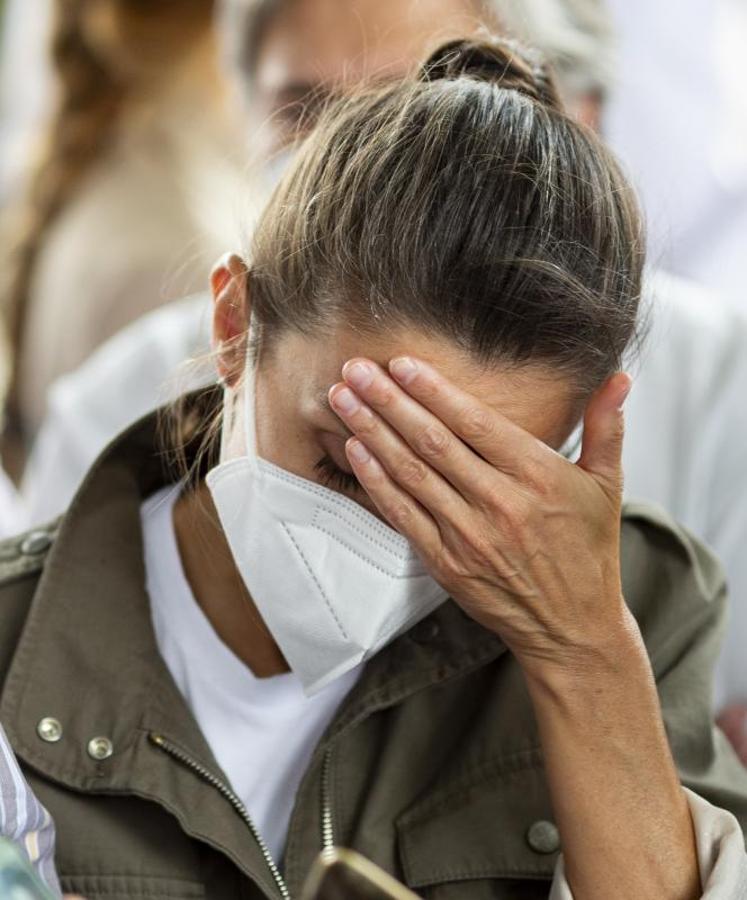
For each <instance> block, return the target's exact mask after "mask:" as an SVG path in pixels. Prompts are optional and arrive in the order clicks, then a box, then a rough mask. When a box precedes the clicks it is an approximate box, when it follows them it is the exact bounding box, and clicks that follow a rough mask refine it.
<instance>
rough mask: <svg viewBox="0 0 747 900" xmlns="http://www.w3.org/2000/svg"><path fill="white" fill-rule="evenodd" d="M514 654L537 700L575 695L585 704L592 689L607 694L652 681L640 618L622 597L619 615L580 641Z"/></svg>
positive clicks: (560, 699) (565, 699) (595, 693)
mask: <svg viewBox="0 0 747 900" xmlns="http://www.w3.org/2000/svg"><path fill="white" fill-rule="evenodd" d="M597 624H598V623H597ZM517 658H518V660H519V664H520V665H521V667H522V670H523V672H524V677H525V679H526V682H527V686H528V688H529V693H530V695H531V696H532V699H533V700H534V701H535V702H538V701H540V702H552V701H554V702H562V703H563V704H564V705H565V704H567V703H568V702H569V700H570V699H571V698H576V699H578V700H579V701H580V702H581V703H582V704H583V705H584V706H586V707H587V708H588V700H589V696H590V695H591V696H596V697H601V695H605V696H607V697H609V696H610V695H614V694H615V693H616V692H620V693H621V694H624V693H625V692H627V691H628V690H629V689H630V687H631V686H632V685H634V684H635V683H641V681H645V682H646V684H647V686H650V685H652V684H653V678H652V673H651V667H650V663H649V659H648V655H647V653H646V648H645V645H644V643H643V639H642V637H641V633H640V630H639V628H638V623H637V622H636V620H635V618H634V617H633V615H632V613H631V612H630V610H629V609H628V607H627V606H626V605H625V603H624V601H622V608H621V609H620V612H619V615H618V616H616V617H615V618H614V619H613V620H612V621H610V620H607V621H606V622H605V623H604V625H603V627H601V628H599V627H594V628H592V627H590V628H589V629H588V630H587V631H585V632H584V634H583V636H582V638H580V639H579V640H578V641H574V642H567V643H566V644H564V645H563V647H562V648H559V649H558V651H557V652H555V653H548V654H544V655H542V656H538V655H535V654H530V655H525V656H522V655H520V654H518V655H517Z"/></svg>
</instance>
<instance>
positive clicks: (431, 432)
mask: <svg viewBox="0 0 747 900" xmlns="http://www.w3.org/2000/svg"><path fill="white" fill-rule="evenodd" d="M414 443H415V451H416V452H417V453H419V454H420V455H421V456H424V457H425V458H426V459H439V458H441V457H443V456H445V455H446V453H447V452H448V450H449V445H450V443H451V442H450V440H449V438H448V435H447V434H446V432H445V431H444V430H443V429H442V428H435V427H433V426H429V427H427V428H424V429H423V430H422V431H421V432H420V434H418V436H417V437H416V438H415V442H414Z"/></svg>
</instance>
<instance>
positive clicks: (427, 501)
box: [329, 384, 464, 517]
mask: <svg viewBox="0 0 747 900" xmlns="http://www.w3.org/2000/svg"><path fill="white" fill-rule="evenodd" d="M329 401H330V405H331V406H332V408H333V409H334V410H335V411H336V412H337V414H338V415H339V416H340V418H341V419H342V420H343V422H344V423H345V425H346V426H347V427H348V428H349V429H350V431H352V432H353V434H354V435H356V436H357V437H358V438H359V440H360V441H362V444H361V446H363V445H365V448H366V449H367V451H368V452H369V453H371V454H373V456H375V457H376V460H377V464H379V465H381V466H383V468H384V469H385V470H386V471H387V473H388V474H389V477H390V478H391V479H392V480H393V481H396V482H397V483H398V484H399V485H400V486H401V487H402V488H403V489H404V490H406V491H407V492H408V493H409V494H410V495H411V496H413V497H414V498H415V499H416V500H418V502H420V503H421V504H422V505H424V506H425V507H427V508H428V509H429V510H430V511H431V512H432V513H433V514H434V515H441V516H442V517H447V516H449V515H453V514H455V513H456V511H457V509H459V508H461V507H462V506H463V505H464V501H463V499H462V498H461V496H460V495H459V494H458V493H457V491H455V490H454V488H453V487H452V485H451V484H449V482H448V481H446V480H445V479H444V478H443V477H442V476H441V475H440V474H439V473H438V472H437V471H436V470H435V469H433V468H432V467H431V466H430V465H428V463H427V462H426V461H425V460H423V459H422V458H421V457H419V456H417V455H416V454H415V453H414V452H413V451H412V449H411V448H410V447H409V446H408V444H407V443H406V441H405V440H403V438H402V436H401V435H400V434H398V433H397V432H396V431H395V430H394V429H393V428H392V427H390V425H389V424H388V423H387V422H386V421H384V419H383V418H382V417H381V416H380V415H378V414H377V413H376V412H375V411H374V410H373V409H372V408H371V407H370V406H368V404H366V403H364V402H363V400H362V399H361V398H360V397H359V396H358V394H356V393H355V392H354V391H352V390H351V389H350V388H349V387H348V386H347V385H345V384H336V385H335V386H334V387H332V388H331V390H330V392H329ZM393 405H394V404H393Z"/></svg>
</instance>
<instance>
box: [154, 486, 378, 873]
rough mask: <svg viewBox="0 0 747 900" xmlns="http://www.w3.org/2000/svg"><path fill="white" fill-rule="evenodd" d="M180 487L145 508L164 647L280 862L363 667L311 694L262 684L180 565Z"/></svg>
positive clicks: (273, 682) (279, 679) (281, 678)
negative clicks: (314, 764) (176, 519)
mask: <svg viewBox="0 0 747 900" xmlns="http://www.w3.org/2000/svg"><path fill="white" fill-rule="evenodd" d="M178 495H179V488H178V486H170V487H167V488H164V489H163V490H161V491H159V492H158V493H157V494H154V495H153V496H152V497H151V498H149V499H148V500H147V501H146V502H145V503H144V504H143V507H142V512H141V517H142V524H143V542H144V548H145V572H146V589H147V591H148V595H149V596H150V601H151V615H152V619H153V627H154V629H155V633H156V640H157V642H158V648H159V650H160V651H161V656H162V657H163V658H164V660H165V662H166V665H167V666H168V668H169V671H170V672H171V675H172V677H173V679H174V681H175V682H176V685H177V687H178V688H179V690H180V691H181V693H182V695H183V696H184V699H185V700H186V701H187V705H188V706H189V708H190V709H191V711H192V714H193V715H194V717H195V720H196V721H197V724H198V725H199V726H200V730H201V731H202V733H203V735H204V736H205V739H206V740H207V742H208V745H209V746H210V749H211V750H212V751H213V756H215V759H216V761H217V762H218V765H219V766H220V767H221V769H222V770H223V772H224V773H225V774H226V776H227V777H228V780H229V782H230V785H231V787H232V788H233V790H234V792H235V793H236V794H237V795H238V796H239V797H240V799H241V800H242V802H243V803H244V806H246V808H247V810H248V811H249V815H250V816H251V819H252V821H253V822H254V824H255V826H256V827H257V828H258V829H259V832H260V834H261V835H262V837H263V838H264V840H265V843H266V844H267V847H268V849H269V851H270V853H271V855H272V858H273V859H274V860H276V861H277V860H280V859H281V858H282V855H283V849H284V847H285V838H286V834H287V831H288V824H289V822H290V816H291V812H292V810H293V804H294V801H295V797H296V792H297V790H298V787H299V784H300V782H301V778H302V776H303V774H304V772H305V771H306V769H307V768H308V765H309V762H310V760H311V755H312V753H313V751H314V748H315V747H316V745H317V743H318V742H319V739H320V738H321V736H322V734H323V732H324V730H325V729H326V727H327V725H328V724H329V723H330V721H331V719H332V717H333V716H334V714H335V712H336V711H337V708H338V706H339V705H340V703H341V702H342V699H343V698H344V697H345V695H346V694H347V693H348V691H349V690H350V689H351V688H352V687H353V685H354V684H355V682H356V681H357V679H358V676H359V675H360V672H361V666H357V667H356V668H355V669H353V670H352V671H350V672H347V673H346V674H345V675H342V676H341V677H340V678H337V679H336V680H335V681H333V682H332V683H331V684H330V685H328V686H327V687H326V688H325V689H324V690H322V691H320V692H319V693H318V694H315V695H314V696H313V697H307V696H306V695H305V694H304V692H303V688H302V687H301V682H300V681H299V680H298V678H297V677H296V676H295V675H294V674H293V673H292V672H289V673H287V674H284V675H275V676H273V677H271V678H256V677H255V676H254V675H253V674H252V672H251V670H250V669H249V668H248V667H247V666H246V665H245V664H244V663H243V662H241V660H239V659H238V657H236V656H235V655H234V654H233V652H232V651H231V650H229V649H228V647H227V646H226V645H225V644H224V643H223V641H222V640H221V639H220V638H219V637H218V635H217V634H216V632H215V630H214V629H213V626H212V625H211V624H210V621H209V620H208V618H207V617H206V616H205V614H204V613H203V611H202V609H201V608H200V606H199V605H198V603H197V601H196V600H195V597H194V595H193V593H192V590H191V588H190V586H189V584H188V582H187V579H186V577H185V575H184V570H183V568H182V563H181V558H180V556H179V550H178V547H177V543H176V535H175V531H174V524H173V509H174V503H175V502H176V498H177V497H178Z"/></svg>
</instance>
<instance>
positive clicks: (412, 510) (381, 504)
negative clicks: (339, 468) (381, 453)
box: [345, 437, 441, 556]
mask: <svg viewBox="0 0 747 900" xmlns="http://www.w3.org/2000/svg"><path fill="white" fill-rule="evenodd" d="M345 452H346V454H347V457H348V461H349V462H350V465H351V467H352V469H353V472H354V473H355V477H356V478H357V479H358V481H359V482H360V483H361V485H362V486H363V488H364V489H365V491H366V493H367V494H368V496H369V497H370V498H371V500H372V501H373V503H374V505H375V506H376V508H377V509H378V510H379V512H380V513H381V514H382V516H383V517H384V518H385V519H386V520H387V522H389V524H390V525H391V526H392V528H394V529H395V530H396V531H398V532H399V533H400V534H402V535H404V537H406V538H407V539H408V541H410V543H411V544H412V545H413V546H415V547H417V548H418V549H419V550H420V551H421V552H422V553H423V554H424V555H426V556H427V555H429V554H433V555H436V554H437V553H438V548H439V547H440V545H441V535H440V532H439V529H438V526H437V524H436V522H435V520H434V519H433V517H432V516H431V515H429V513H428V512H427V510H425V509H424V508H423V507H422V506H421V505H420V504H419V503H418V502H417V500H415V498H414V497H412V496H411V495H410V494H409V493H408V492H407V491H405V490H403V489H402V488H401V487H400V486H399V485H398V484H396V482H395V481H394V479H393V478H391V476H390V475H389V474H388V473H387V471H386V470H385V469H384V467H383V466H382V465H381V463H380V462H379V461H378V460H377V459H376V458H375V456H374V455H373V454H372V453H371V452H370V450H369V449H368V448H367V447H366V446H365V444H363V443H362V442H361V441H360V440H358V439H357V438H354V437H353V438H350V439H349V440H348V441H347V443H346V444H345Z"/></svg>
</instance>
